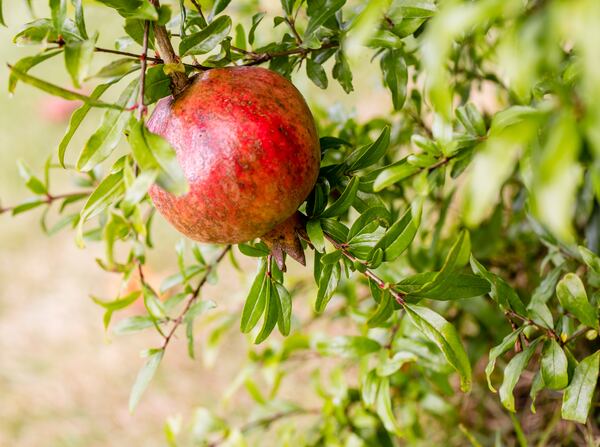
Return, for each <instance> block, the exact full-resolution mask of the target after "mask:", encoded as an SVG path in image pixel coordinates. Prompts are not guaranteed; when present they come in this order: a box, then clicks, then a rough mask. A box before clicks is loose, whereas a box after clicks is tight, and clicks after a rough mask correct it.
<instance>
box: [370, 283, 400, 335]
mask: <svg viewBox="0 0 600 447" xmlns="http://www.w3.org/2000/svg"><path fill="white" fill-rule="evenodd" d="M393 313H394V300H393V299H392V295H391V294H390V292H389V290H384V291H383V293H382V294H381V299H380V301H379V303H378V305H377V309H375V312H373V314H371V315H370V316H369V319H368V320H367V326H369V327H381V326H383V325H384V324H385V323H386V322H387V321H388V320H389V318H390V317H391V316H392V314H393Z"/></svg>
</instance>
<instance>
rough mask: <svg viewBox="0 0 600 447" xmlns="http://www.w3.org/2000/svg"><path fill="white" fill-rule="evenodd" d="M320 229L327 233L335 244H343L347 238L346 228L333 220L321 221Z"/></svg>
mask: <svg viewBox="0 0 600 447" xmlns="http://www.w3.org/2000/svg"><path fill="white" fill-rule="evenodd" d="M321 228H323V231H324V232H325V233H328V234H329V235H331V236H332V237H333V239H335V240H336V241H337V242H345V241H346V240H347V237H348V228H347V227H346V226H345V225H344V224H343V223H341V222H338V221H337V220H334V219H322V220H321Z"/></svg>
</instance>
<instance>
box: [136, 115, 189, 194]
mask: <svg viewBox="0 0 600 447" xmlns="http://www.w3.org/2000/svg"><path fill="white" fill-rule="evenodd" d="M128 140H129V144H130V145H131V150H132V152H133V157H134V158H135V160H136V162H137V163H138V165H139V166H140V168H141V169H142V170H143V171H144V170H145V171H153V170H157V171H158V177H157V178H156V183H157V184H158V185H159V186H160V187H161V188H163V189H165V190H166V191H169V192H171V193H173V194H175V195H181V194H185V193H186V192H187V191H188V184H187V180H186V178H185V176H184V174H183V171H182V170H181V166H180V165H179V162H178V161H177V156H176V154H175V149H173V148H172V147H171V145H170V144H169V143H168V142H167V140H165V139H164V138H163V137H161V136H160V135H157V134H155V133H152V132H150V131H149V130H148V128H147V127H146V126H145V124H144V122H143V121H137V120H132V121H131V122H130V125H129V137H128Z"/></svg>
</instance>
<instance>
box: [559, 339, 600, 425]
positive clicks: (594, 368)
mask: <svg viewBox="0 0 600 447" xmlns="http://www.w3.org/2000/svg"><path fill="white" fill-rule="evenodd" d="M599 363H600V351H596V353H595V354H592V355H590V356H589V357H586V358H585V359H583V360H582V361H581V363H579V365H577V367H576V368H575V371H574V373H573V379H571V383H570V384H569V386H568V387H567V389H566V390H565V392H564V394H563V403H562V409H561V414H562V417H563V419H567V420H569V421H576V422H579V423H580V424H585V422H586V420H587V417H588V413H589V412H590V407H591V405H592V398H593V396H594V390H595V389H596V382H597V380H598V366H599Z"/></svg>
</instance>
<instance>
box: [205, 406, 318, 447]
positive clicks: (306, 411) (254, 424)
mask: <svg viewBox="0 0 600 447" xmlns="http://www.w3.org/2000/svg"><path fill="white" fill-rule="evenodd" d="M321 413H322V410H321V409H320V408H298V409H296V410H291V411H281V412H279V413H275V414H273V415H271V416H267V417H264V418H262V419H257V420H255V421H250V422H248V423H246V424H245V425H243V426H242V427H240V429H239V430H240V431H241V432H242V433H247V432H249V431H251V430H254V429H255V428H259V427H263V428H269V426H271V424H273V423H274V422H277V421H278V420H280V419H284V418H289V417H294V416H306V415H317V414H321ZM226 440H227V435H223V436H221V437H220V438H219V439H217V440H216V441H213V442H211V443H210V444H208V447H217V446H219V445H220V444H222V443H223V442H225V441H226Z"/></svg>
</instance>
